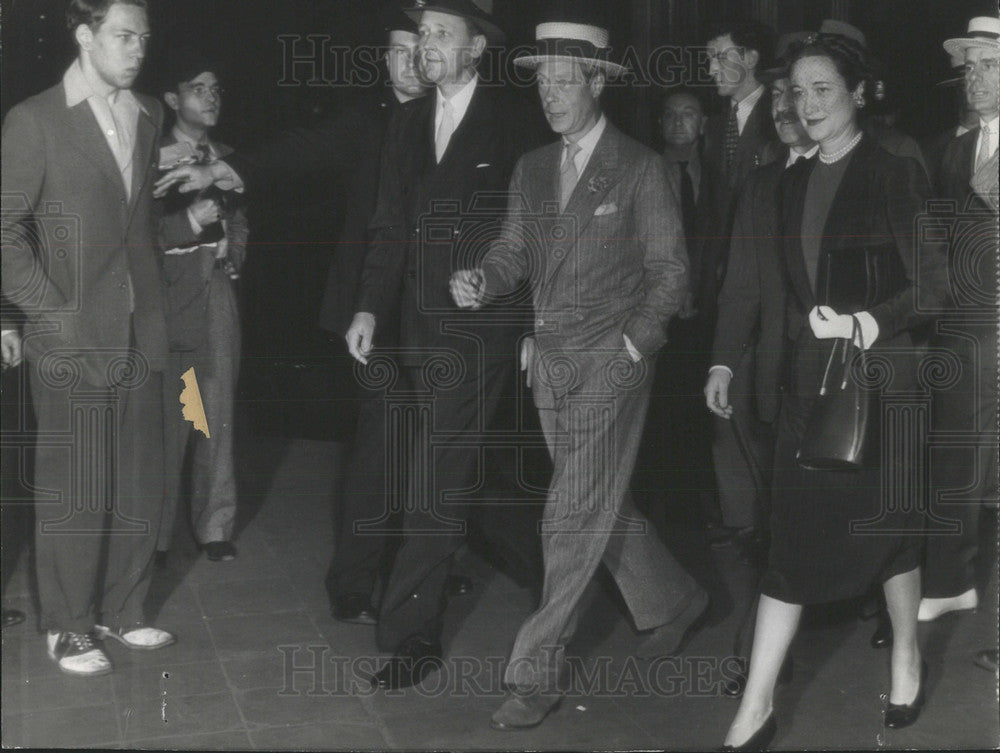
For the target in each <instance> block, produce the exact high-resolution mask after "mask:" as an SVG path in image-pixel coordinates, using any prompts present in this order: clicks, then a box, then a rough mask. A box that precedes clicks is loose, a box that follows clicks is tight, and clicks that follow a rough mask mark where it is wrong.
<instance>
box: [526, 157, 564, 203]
mask: <svg viewBox="0 0 1000 753" xmlns="http://www.w3.org/2000/svg"><path fill="white" fill-rule="evenodd" d="M561 157H562V140H559V141H557V142H556V143H554V144H551V145H550V146H548V147H547V148H546V149H545V151H544V152H542V153H540V154H539V156H538V159H537V160H535V161H533V163H532V164H531V167H530V168H529V170H528V175H527V176H526V178H527V180H526V188H527V190H529V191H531V194H532V199H533V200H532V202H531V205H530V209H531V211H532V212H541V211H542V204H544V203H546V202H548V203H550V204H551V203H554V204H555V205H556V207H558V206H559V159H560V158H561Z"/></svg>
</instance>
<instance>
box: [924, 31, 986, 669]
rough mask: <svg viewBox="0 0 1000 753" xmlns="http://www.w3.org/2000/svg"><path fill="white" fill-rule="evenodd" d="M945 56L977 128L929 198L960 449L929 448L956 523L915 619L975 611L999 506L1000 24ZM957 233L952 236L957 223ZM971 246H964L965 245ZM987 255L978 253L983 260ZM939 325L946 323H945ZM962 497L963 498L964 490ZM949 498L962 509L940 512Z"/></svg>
mask: <svg viewBox="0 0 1000 753" xmlns="http://www.w3.org/2000/svg"><path fill="white" fill-rule="evenodd" d="M944 49H945V51H946V52H947V53H948V54H949V55H950V56H951V57H952V58H953V59H954V58H956V57H961V58H962V59H963V60H964V62H965V95H966V99H967V102H968V107H969V109H970V110H972V111H974V112H975V113H976V115H977V118H978V123H977V127H975V128H974V129H973V130H971V131H969V132H968V133H965V134H963V135H961V136H958V137H956V138H954V139H952V141H951V142H950V143H949V144H948V146H947V148H946V149H945V152H944V158H943V160H942V163H941V167H940V170H939V171H938V175H939V180H938V185H937V186H936V191H935V194H936V195H937V196H939V197H941V198H947V199H951V200H952V201H953V202H954V203H955V211H956V214H955V216H954V218H953V220H952V221H953V222H954V223H956V230H955V233H954V240H955V242H954V243H953V244H952V248H951V249H950V250H949V254H948V266H949V275H950V278H951V286H952V292H953V299H952V304H951V308H950V310H949V311H948V312H946V313H945V314H944V316H942V317H941V318H939V321H938V326H937V332H936V335H935V338H934V339H935V341H936V342H935V343H934V344H936V345H939V346H940V347H942V348H947V349H949V350H950V351H951V352H952V353H954V354H955V355H957V356H958V358H959V360H960V361H961V365H962V368H961V372H960V377H959V380H958V382H957V383H956V384H955V385H954V386H953V387H951V388H950V389H947V390H938V391H935V393H934V406H933V416H934V426H933V428H934V430H935V431H944V432H953V433H961V434H962V435H963V436H965V437H970V439H969V440H968V441H969V442H970V443H975V442H976V441H977V436H976V435H978V441H979V442H980V443H981V447H980V449H979V450H973V453H976V452H978V457H977V455H976V454H971V455H970V453H969V451H968V450H967V449H964V450H963V449H952V448H934V451H933V452H932V453H931V478H932V479H933V480H934V484H933V486H932V489H931V505H932V506H933V510H934V511H936V513H937V516H938V517H940V518H943V519H946V520H958V521H960V523H961V527H960V529H959V531H958V532H957V533H954V534H951V535H934V536H928V537H927V551H926V564H925V568H924V579H923V598H922V599H921V600H920V609H919V612H918V614H917V619H919V620H920V621H921V622H929V621H931V620H935V619H937V618H938V617H940V616H941V615H943V614H946V613H948V612H954V611H961V610H968V609H974V608H975V607H976V606H977V605H978V603H979V596H978V593H977V591H976V577H975V576H976V567H975V565H976V559H977V556H978V553H979V545H980V535H979V534H980V527H979V520H980V514H981V513H982V512H983V510H984V507H985V506H986V505H988V504H993V505H995V504H996V498H997V458H996V437H997V349H996V334H997V330H996V308H995V306H996V302H997V132H998V130H1000V128H998V116H1000V73H998V67H997V66H998V61H1000V19H998V18H992V17H985V16H984V17H979V18H973V19H972V20H971V21H969V26H968V33H967V34H966V36H964V37H959V38H956V39H949V40H947V41H946V42H945V43H944ZM959 223H960V224H961V226H964V228H965V229H964V231H963V232H959V230H960V229H961V228H960V225H959ZM973 238H974V239H975V240H974V241H972V242H968V241H969V239H973ZM984 251H985V253H984ZM942 320H943V321H942ZM963 490H964V491H963ZM946 494H947V495H948V497H950V498H951V499H952V500H954V501H955V502H957V503H961V504H948V505H942V506H940V507H938V501H939V498H941V497H943V496H944V495H946ZM984 655H985V657H986V660H989V659H990V657H991V661H992V667H993V669H994V670H995V668H996V661H997V660H996V655H997V654H996V650H995V649H993V650H992V651H988V652H981V655H980V656H979V657H977V663H982V662H983V661H984V659H983V657H984Z"/></svg>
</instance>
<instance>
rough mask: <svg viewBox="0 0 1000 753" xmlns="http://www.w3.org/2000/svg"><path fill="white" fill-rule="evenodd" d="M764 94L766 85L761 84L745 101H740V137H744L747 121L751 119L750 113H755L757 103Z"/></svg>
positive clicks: (737, 106) (738, 107)
mask: <svg viewBox="0 0 1000 753" xmlns="http://www.w3.org/2000/svg"><path fill="white" fill-rule="evenodd" d="M763 94H764V85H763V84H761V85H760V86H758V87H757V88H756V89H754V90H753V91H752V92H750V93H749V94H747V95H746V96H745V97H744V98H743V99H741V100H740V101H739V103H737V105H736V126H737V128H738V129H739V132H740V135H741V136H742V135H743V128H744V127H745V126H746V124H747V120H749V118H750V113H751V112H753V108H754V106H755V105H756V104H757V101H758V100H759V99H760V98H761V97H762V96H763Z"/></svg>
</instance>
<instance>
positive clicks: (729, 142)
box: [725, 102, 740, 180]
mask: <svg viewBox="0 0 1000 753" xmlns="http://www.w3.org/2000/svg"><path fill="white" fill-rule="evenodd" d="M737 107H738V105H737V104H736V103H735V102H734V103H733V106H732V107H731V108H729V121H728V122H727V123H726V163H725V167H726V176H727V177H728V178H730V180H731V179H732V174H733V162H734V161H735V159H736V147H737V146H738V145H739V143H740V122H739V120H737V119H736V108H737Z"/></svg>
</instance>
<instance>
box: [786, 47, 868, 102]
mask: <svg viewBox="0 0 1000 753" xmlns="http://www.w3.org/2000/svg"><path fill="white" fill-rule="evenodd" d="M817 56H818V57H826V58H830V60H831V61H833V65H834V67H835V68H836V69H837V72H838V73H839V74H840V76H841V78H843V79H844V82H845V83H846V84H847V90H848V91H852V92H853V91H854V90H855V89H857V88H858V85H859V84H864V85H865V86H864V89H863V91H864V95H865V97H866V98H867V99H868V101H869V102H872V101H881V100H882V99H884V98H885V84H884V83H883V82H882V80H881V78H880V76H879V69H880V65H879V63H878V61H877V60H876V59H875V58H874V57H873V56H872V55H871V53H870V52H869V51H868V49H867V48H866V47H864V46H863V45H861V44H860V43H859V42H857V41H855V40H853V39H851V38H850V37H845V36H843V35H842V34H810V35H809V36H808V37H806V38H805V39H803V40H802V41H800V42H796V43H795V44H793V45H792V46H791V48H789V50H788V55H787V60H788V69H789V71H791V69H792V67H793V66H794V65H795V63H796V62H798V61H799V60H801V59H802V58H806V57H817Z"/></svg>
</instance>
